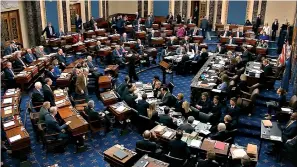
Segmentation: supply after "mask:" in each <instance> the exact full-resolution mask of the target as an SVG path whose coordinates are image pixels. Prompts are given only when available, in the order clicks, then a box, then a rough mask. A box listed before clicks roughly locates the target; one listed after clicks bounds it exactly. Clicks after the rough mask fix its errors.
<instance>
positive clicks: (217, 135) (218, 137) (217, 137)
mask: <svg viewBox="0 0 297 167" xmlns="http://www.w3.org/2000/svg"><path fill="white" fill-rule="evenodd" d="M227 138H228V135H227V133H226V132H225V131H222V132H217V133H215V134H214V135H212V136H211V139H212V140H218V141H224V140H226V139H227Z"/></svg>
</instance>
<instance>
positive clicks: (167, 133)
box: [162, 131, 172, 138]
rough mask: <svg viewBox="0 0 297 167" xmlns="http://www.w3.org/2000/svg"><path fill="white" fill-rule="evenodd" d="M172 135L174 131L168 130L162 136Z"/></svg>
mask: <svg viewBox="0 0 297 167" xmlns="http://www.w3.org/2000/svg"><path fill="white" fill-rule="evenodd" d="M171 135H172V132H171V131H167V132H165V133H164V134H163V135H162V136H163V137H165V138H169V137H170V136H171Z"/></svg>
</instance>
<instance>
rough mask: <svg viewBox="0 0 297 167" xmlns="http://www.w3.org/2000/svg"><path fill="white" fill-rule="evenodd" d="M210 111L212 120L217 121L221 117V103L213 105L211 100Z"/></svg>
mask: <svg viewBox="0 0 297 167" xmlns="http://www.w3.org/2000/svg"><path fill="white" fill-rule="evenodd" d="M210 106H211V107H210V112H211V113H212V114H213V115H212V119H213V121H216V122H217V121H219V119H220V118H221V115H222V105H221V103H218V104H217V105H214V103H213V102H212V103H211V105H210Z"/></svg>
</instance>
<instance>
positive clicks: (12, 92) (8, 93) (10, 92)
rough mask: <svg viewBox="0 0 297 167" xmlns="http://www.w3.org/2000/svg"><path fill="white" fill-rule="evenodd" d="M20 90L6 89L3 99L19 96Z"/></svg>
mask: <svg viewBox="0 0 297 167" xmlns="http://www.w3.org/2000/svg"><path fill="white" fill-rule="evenodd" d="M20 95H21V90H20V89H8V90H6V92H5V93H4V96H3V99H5V98H10V97H20Z"/></svg>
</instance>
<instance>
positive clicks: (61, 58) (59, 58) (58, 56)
mask: <svg viewBox="0 0 297 167" xmlns="http://www.w3.org/2000/svg"><path fill="white" fill-rule="evenodd" d="M57 59H58V61H59V63H64V64H65V65H66V56H65V57H64V55H59V54H57Z"/></svg>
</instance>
